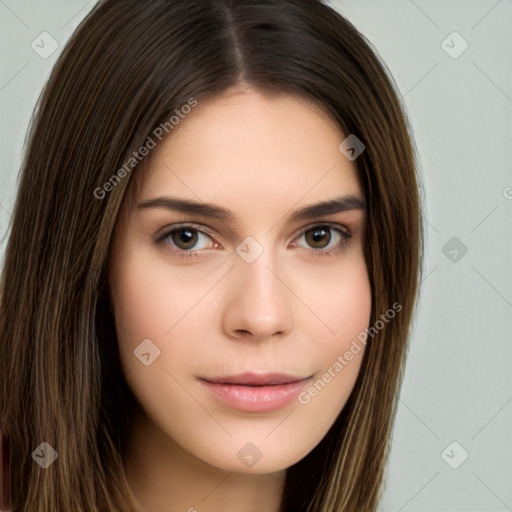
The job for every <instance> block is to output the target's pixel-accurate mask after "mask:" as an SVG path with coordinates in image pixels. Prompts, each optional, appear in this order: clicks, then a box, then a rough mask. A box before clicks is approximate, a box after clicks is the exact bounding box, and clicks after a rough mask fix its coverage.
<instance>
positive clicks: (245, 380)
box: [204, 372, 305, 386]
mask: <svg viewBox="0 0 512 512" xmlns="http://www.w3.org/2000/svg"><path fill="white" fill-rule="evenodd" d="M304 378H305V377H299V376H292V375H289V374H285V373H264V374H257V373H252V372H247V373H241V374H239V375H230V376H228V377H217V378H213V379H204V380H206V381H208V382H212V383H214V384H236V385H239V386H278V385H280V384H291V383H292V382H299V381H301V380H304Z"/></svg>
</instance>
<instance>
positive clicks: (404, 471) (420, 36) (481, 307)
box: [0, 0, 512, 512]
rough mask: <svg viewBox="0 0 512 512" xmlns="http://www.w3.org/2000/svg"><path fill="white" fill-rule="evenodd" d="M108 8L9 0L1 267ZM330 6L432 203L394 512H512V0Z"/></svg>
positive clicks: (0, 179)
mask: <svg viewBox="0 0 512 512" xmlns="http://www.w3.org/2000/svg"><path fill="white" fill-rule="evenodd" d="M94 3H95V0H91V1H89V2H87V1H84V0H81V1H78V0H51V1H50V0H43V1H41V0H32V1H28V0H17V1H16V0H0V41H1V46H0V52H1V53H0V55H1V72H0V120H1V121H0V122H1V133H2V137H1V152H0V162H1V170H0V240H1V245H0V254H1V255H2V258H3V253H4V250H5V245H6V237H7V235H8V229H9V222H10V213H11V211H12V207H13V204H14V199H15V194H16V186H17V177H18V172H19V168H20V161H21V157H22V150H23V142H24V137H25V134H26V130H27V126H28V122H29V119H30V116H31V114H32V110H33V108H34V105H35V103H36V100H37V98H38V96H39V94H40V92H41V89H42V86H43V84H44V83H45V81H46V79H47V78H48V75H49V73H50V71H51V68H52V65H53V63H54V62H55V59H56V57H57V56H58V54H59V53H60V51H61V50H62V47H63V45H64V44H65V42H66V40H67V39H68V38H69V36H70V35H71V34H72V32H73V30H74V29H75V27H76V26H77V25H78V23H79V22H80V21H81V20H82V19H83V17H84V16H85V15H86V14H87V13H88V12H89V10H90V9H91V8H92V6H93V5H94ZM328 3H329V5H331V6H333V7H334V8H335V9H337V10H339V11H340V12H341V13H342V14H343V15H345V16H346V17H347V18H348V19H349V20H350V21H351V22H352V23H354V25H355V26H356V27H357V28H358V29H359V30H360V31H361V32H362V33H363V34H364V35H366V37H367V38H368V39H369V40H370V42H371V43H372V45H373V46H374V48H375V49H376V51H377V52H378V53H379V54H380V56H381V58H382V59H383V61H384V62H385V63H386V65H387V66H388V68H389V70H390V72H391V74H392V75H393V77H394V79H395V81H396V83H397V86H398V88H399V91H400V93H401V95H402V101H403V103H404V107H405V109H406V111H407V113H408V116H409V120H410V122H411V125H412V127H413V130H414V136H415V140H416V146H417V150H418V155H419V159H420V165H421V172H422V179H423V184H424V188H425V197H426V201H425V208H426V214H427V215H426V236H427V247H426V254H425V277H424V280H423V282H422V290H421V299H420V304H419V309H418V315H417V317H416V322H415V327H414V331H413V335H412V339H411V348H410V352H409V358H408V363H407V370H406V375H405V381H404V385H403V388H402V391H401V396H400V402H399V404H400V406H399V410H398V416H397V420H396V426H395V430H394V435H393V444H392V451H391V459H390V464H389V470H388V473H387V486H386V490H385V493H384V497H383V501H382V505H381V512H384V511H385V512H399V511H400V512H401V511H404V512H412V511H418V512H420V511H421V512H433V511H450V512H453V511H507V510H512V486H511V483H512V344H511V338H512V336H511V327H512V325H511V324H512V322H511V318H512V276H511V270H510V269H511V262H512V170H511V162H512V140H511V128H512V68H511V64H510V63H511V62H512V1H511V0H499V1H496V0H489V1H486V0H466V1H462V0H455V1H454V0H450V1H446V0H445V1H441V0H414V1H413V0H396V1H390V0H385V1H383V0H380V1H378V0H372V1H369V0H367V1H364V0H359V1H357V0H344V1H331V2H328ZM45 33H46V34H45ZM42 38H44V41H45V43H44V44H43V43H41V39H42ZM52 40H54V41H55V43H52ZM52 44H54V45H57V47H56V49H55V51H53V53H51V55H45V54H44V51H45V52H50V51H51V50H52V46H51V45H52ZM37 45H39V47H38V46H37ZM42 46H44V48H45V50H44V51H43V49H42V48H41V47H42ZM35 48H37V50H36V49H35ZM41 53H43V54H42V55H41ZM49 200H51V198H49ZM27 250H30V247H29V246H27ZM2 261H3V260H2ZM2 261H0V265H1V263H2Z"/></svg>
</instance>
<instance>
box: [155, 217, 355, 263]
mask: <svg viewBox="0 0 512 512" xmlns="http://www.w3.org/2000/svg"><path fill="white" fill-rule="evenodd" d="M186 228H188V229H190V231H194V232H197V233H201V234H202V235H205V236H207V237H209V238H210V239H212V235H210V234H209V233H207V232H206V231H203V230H202V229H200V227H199V226H197V225H195V224H178V225H174V226H173V227H172V229H168V230H166V231H165V232H164V233H163V234H162V235H160V236H158V235H157V239H156V243H157V244H165V245H166V246H167V247H171V245H170V244H169V243H168V242H166V239H167V238H169V237H170V236H171V235H172V234H173V233H174V232H176V231H179V230H180V229H186ZM315 228H317V229H318V228H328V229H329V230H331V231H336V232H337V233H339V235H340V236H341V238H342V240H341V242H340V243H339V244H338V245H337V246H336V247H335V248H333V249H327V250H325V249H306V250H309V252H311V254H312V256H315V257H324V256H335V255H337V254H339V253H340V252H341V251H342V250H343V249H345V247H346V246H347V245H348V243H349V241H350V239H351V238H352V234H351V233H350V232H349V231H348V230H347V229H346V228H341V226H339V225H338V224H332V223H329V222H323V223H318V224H313V225H311V226H309V227H307V228H305V229H303V230H302V231H301V232H300V233H299V235H298V237H297V238H300V237H301V236H303V235H305V234H306V233H307V232H308V231H312V230H314V229H315ZM215 243H216V244H217V242H215ZM202 251H204V249H200V250H191V251H187V250H185V249H178V250H175V249H171V252H172V253H173V255H174V256H177V257H179V258H185V259H188V258H196V257H199V253H201V252H202Z"/></svg>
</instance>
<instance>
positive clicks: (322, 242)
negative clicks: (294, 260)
mask: <svg viewBox="0 0 512 512" xmlns="http://www.w3.org/2000/svg"><path fill="white" fill-rule="evenodd" d="M302 238H304V239H305V240H306V243H307V245H308V246H307V247H305V248H306V249H320V250H325V249H331V248H334V247H337V246H340V245H343V244H344V243H345V242H346V241H347V240H348V238H349V235H348V233H345V232H344V231H342V230H341V229H337V228H334V227H332V226H329V225H324V226H315V227H313V228H310V229H308V230H306V231H304V232H303V233H302V235H301V236H300V237H299V238H298V240H300V239H302ZM331 243H332V244H331ZM301 247H304V246H301Z"/></svg>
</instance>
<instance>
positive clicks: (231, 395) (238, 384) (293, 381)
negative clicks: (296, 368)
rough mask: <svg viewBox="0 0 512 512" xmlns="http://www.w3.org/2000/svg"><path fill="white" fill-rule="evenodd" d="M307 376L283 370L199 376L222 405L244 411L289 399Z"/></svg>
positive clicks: (259, 409) (273, 407) (265, 408)
mask: <svg viewBox="0 0 512 512" xmlns="http://www.w3.org/2000/svg"><path fill="white" fill-rule="evenodd" d="M310 379H311V376H308V377H303V376H297V375H290V374H284V373H262V374H257V373H251V372H248V373H242V374H239V375H229V376H224V377H214V378H201V379H199V380H200V381H201V383H202V384H203V385H204V386H205V387H206V388H207V389H208V390H209V392H210V393H211V394H213V395H214V397H215V398H216V399H217V400H219V401H220V402H221V403H222V404H223V405H225V406H228V407H229V408H232V409H237V410H239V411H244V412H270V411H275V410H278V409H281V408H282V407H284V406H286V405H287V404H289V403H290V402H292V401H293V400H294V399H295V398H296V397H297V395H298V394H299V393H300V391H301V389H303V387H304V386H305V385H306V383H307V382H308V381H309V380H310Z"/></svg>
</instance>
